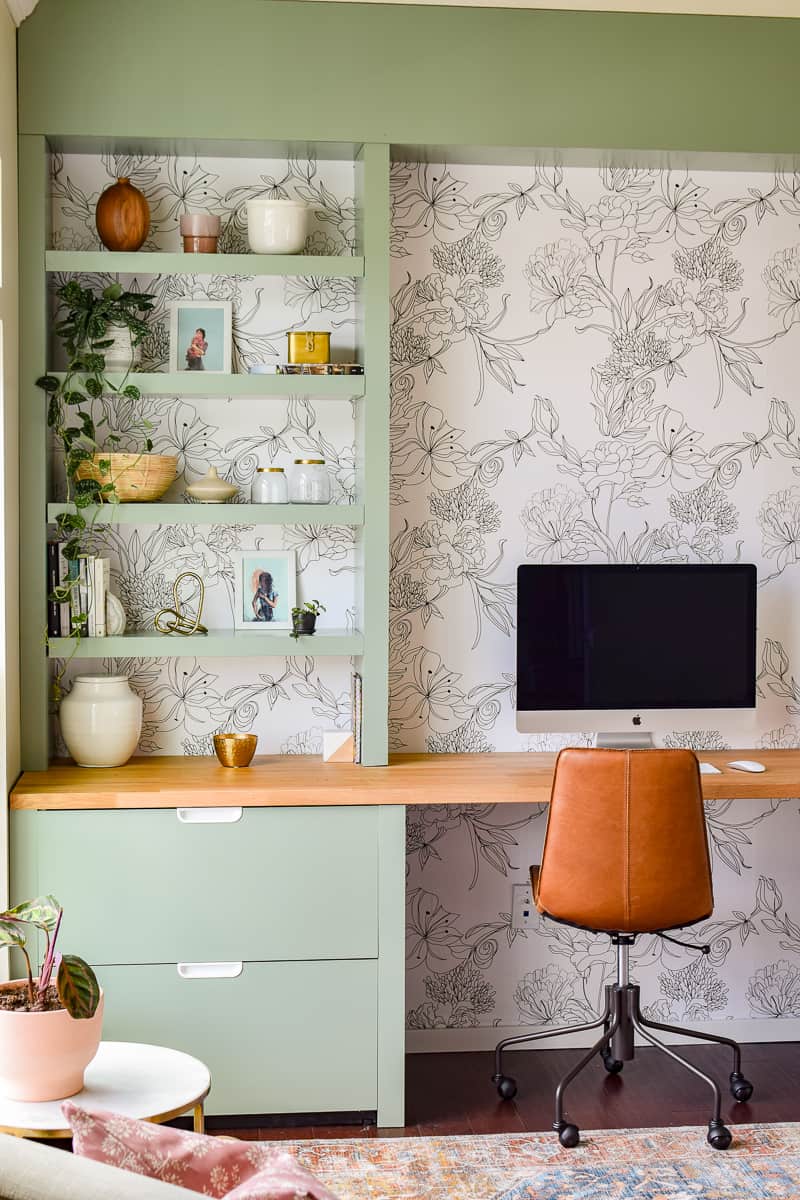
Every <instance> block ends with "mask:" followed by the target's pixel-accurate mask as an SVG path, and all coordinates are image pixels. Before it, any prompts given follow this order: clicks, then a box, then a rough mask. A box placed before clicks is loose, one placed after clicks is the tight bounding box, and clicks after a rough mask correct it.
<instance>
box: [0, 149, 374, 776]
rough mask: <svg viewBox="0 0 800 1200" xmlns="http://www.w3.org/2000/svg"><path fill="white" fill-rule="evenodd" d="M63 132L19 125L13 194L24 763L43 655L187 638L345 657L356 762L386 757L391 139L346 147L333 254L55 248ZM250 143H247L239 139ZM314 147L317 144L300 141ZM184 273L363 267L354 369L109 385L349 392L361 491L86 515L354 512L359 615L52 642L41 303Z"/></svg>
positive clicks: (38, 711)
mask: <svg viewBox="0 0 800 1200" xmlns="http://www.w3.org/2000/svg"><path fill="white" fill-rule="evenodd" d="M201 144H202V147H203V152H204V153H210V152H211V151H212V150H213V152H214V153H215V154H216V155H217V156H219V157H226V155H228V154H229V153H230V155H231V156H237V155H240V154H241V153H242V152H243V147H242V144H241V143H226V142H224V141H220V142H218V143H215V144H214V146H213V147H210V146H209V143H208V141H207V140H204V141H202V143H201V141H200V137H199V134H198V140H197V147H199V146H200V145H201ZM266 145H269V148H270V154H271V155H274V154H276V153H280V152H283V154H285V155H286V156H287V157H288V156H289V155H290V154H292V153H293V150H294V148H293V146H292V145H291V144H290V143H288V142H286V143H280V142H276V141H275V140H274V138H272V137H271V131H266V130H265V138H264V140H263V141H262V142H259V143H254V144H253V145H252V149H251V156H252V157H253V158H258V157H260V156H262V153H263V147H264V146H266ZM191 146H192V139H191V138H190V137H189V138H185V139H183V140H182V142H181V146H180V153H181V154H185V153H187V152H188V153H191ZM58 148H63V142H59V141H58V139H51V138H50V137H48V136H47V135H44V136H39V135H37V136H33V135H28V136H23V137H22V138H21V139H20V198H21V241H22V247H23V258H22V272H21V274H22V287H21V317H22V331H23V332H22V355H21V396H22V403H21V406H20V408H21V420H20V424H21V431H20V443H21V465H22V484H21V497H20V499H21V511H22V542H23V546H24V553H23V555H22V558H21V565H20V574H21V589H22V596H23V597H24V603H23V604H22V611H21V624H22V628H21V640H22V657H23V664H24V666H23V672H22V706H23V723H22V743H23V764H22V765H23V767H24V768H25V769H26V770H42V769H44V768H46V767H47V765H48V759H49V702H48V667H47V657H48V655H49V656H51V657H54V658H55V657H58V658H61V657H69V656H74V657H76V658H80V659H109V658H117V657H124V658H159V657H162V658H172V657H176V656H178V655H182V654H186V653H189V652H190V653H192V654H195V655H197V656H203V657H213V658H226V657H228V658H250V659H252V658H259V657H264V658H266V657H269V656H275V655H286V656H291V655H295V654H298V653H303V654H305V653H309V654H313V655H314V656H316V657H330V656H338V657H344V658H352V660H353V664H354V668H355V669H356V670H358V671H359V672H360V673H361V676H362V678H363V688H364V706H363V711H364V723H363V731H362V762H363V763H364V765H365V766H370V765H382V764H384V763H385V762H386V761H387V712H388V633H387V620H388V557H389V552H388V541H389V497H388V478H389V368H388V328H389V312H388V303H389V301H388V296H389V283H388V281H389V148H388V146H386V145H382V144H380V145H379V144H374V145H362V146H360V147H358V146H355V147H353V148H352V150H351V158H352V161H353V164H354V175H355V181H356V182H355V187H356V205H357V246H356V249H357V253H355V254H352V255H342V256H306V255H261V254H217V255H214V256H211V255H207V254H204V255H197V254H182V253H157V252H146V251H142V252H138V253H112V252H109V251H105V250H91V251H84V250H53V249H50V247H49V225H50V222H49V213H48V168H49V156H50V154H51V153H53V151H54V150H57V149H58ZM117 149H118V150H119V152H120V153H123V152H124V153H126V154H131V153H138V154H147V153H148V152H153V153H155V152H159V153H163V152H164V147H163V142H159V141H158V138H157V137H156V136H155V134H154V136H153V138H151V139H148V138H143V139H139V140H137V142H136V145H135V146H132V144H131V140H130V138H126V139H120V141H119V144H118V145H117V143H116V142H115V139H114V137H113V135H109V136H106V137H104V138H103V139H100V140H97V141H93V140H92V139H91V138H88V139H84V140H82V141H81V150H82V152H84V153H96V154H98V155H99V154H108V153H114V152H115V150H117ZM245 149H246V147H245ZM309 152H310V148H309ZM313 153H314V156H315V157H316V158H317V159H318V160H324V159H326V158H328V157H330V158H331V159H337V160H339V161H341V159H342V157H343V152H342V146H341V145H340V144H338V143H337V144H335V145H334V144H332V145H331V148H330V153H329V154H328V153H327V152H326V144H325V143H316V144H315V145H314V147H313ZM53 272H59V273H61V274H69V273H75V274H92V273H97V272H102V273H105V274H116V275H132V274H136V275H170V274H176V275H177V274H192V275H196V276H199V277H201V278H202V277H203V276H209V277H212V278H213V276H231V275H238V276H251V277H261V276H263V277H265V278H279V277H281V276H284V277H285V276H314V277H328V278H330V277H337V276H338V277H342V278H351V279H355V280H356V282H357V304H358V314H359V316H358V321H359V335H358V351H359V359H360V361H361V363H362V364H363V368H364V373H363V374H362V375H257V374H252V375H251V374H240V375H239V374H234V375H224V374H219V375H216V374H211V373H203V375H202V376H201V375H192V374H187V373H185V372H184V373H179V374H174V373H168V372H158V373H154V374H153V373H139V372H132V373H131V374H130V375H129V376H127V377H126V378H125V380H123V378H122V377H121V376H114V375H112V376H111V377H110V379H111V382H112V383H113V384H114V385H115V386H120V385H121V384H122V383H123V382H132V383H135V384H136V386H137V387H138V388H139V389H140V391H141V392H142V394H143V395H147V396H154V397H159V398H160V401H161V403H163V405H164V406H165V407H168V406H169V405H170V404H174V403H177V402H179V401H180V399H181V398H183V397H186V396H206V397H220V398H234V397H244V398H252V399H253V400H254V401H257V400H259V399H268V398H269V397H273V396H276V397H279V396H289V395H292V396H301V397H309V398H313V399H315V400H330V401H354V402H356V403H355V404H354V409H353V411H354V421H355V433H356V437H355V440H356V445H357V464H356V503H354V504H349V505H345V504H329V505H320V506H316V505H315V506H313V507H312V506H310V505H294V504H286V505H275V506H273V505H251V504H174V503H158V504H130V503H127V504H126V503H120V504H109V505H103V506H101V508H100V509H99V510H96V511H94V510H93V511H92V512H91V513H90V514H89V515H90V516H91V517H92V518H93V519H94V520H96V521H97V522H101V523H108V524H114V525H128V526H131V525H153V524H198V525H208V524H212V523H213V524H226V525H237V524H239V525H251V524H258V525H270V526H276V525H298V524H299V525H313V526H319V527H324V526H336V525H338V526H348V527H350V528H351V529H352V530H353V537H354V540H355V546H356V559H357V564H356V579H357V597H356V608H357V612H358V628H357V629H354V630H352V631H351V630H342V629H326V628H324V627H323V628H320V629H318V631H317V633H316V634H315V635H314V637H313V640H312V639H311V638H306V639H304V640H302V641H299V642H298V641H296V640H295V639H293V638H292V637H291V636H290V634H289V633H288V632H284V633H282V632H280V631H275V630H271V631H264V632H263V633H262V632H261V631H259V632H258V633H250V632H249V631H248V632H241V633H240V632H234V631H233V630H230V629H228V630H225V629H215V630H212V631H211V632H210V633H209V634H208V636H207V637H203V638H199V637H198V638H194V639H193V640H192V642H191V647H190V646H189V644H188V643H187V642H186V641H185V639H181V638H177V637H165V636H162V635H160V634H158V633H155V632H152V631H145V632H136V633H130V634H126V635H124V636H122V637H107V638H84V639H83V640H82V641H81V642H80V644H79V646H78V647H77V649H76V647H75V643H74V641H73V640H72V639H70V638H55V639H51V640H50V642H49V646H48V645H47V643H46V639H45V636H44V631H45V629H46V612H47V608H46V605H47V575H46V541H47V532H46V529H47V522H48V521H53V520H54V519H55V517H56V516H57V515H58V513H60V512H65V511H69V509H70V506H69V505H65V504H61V503H55V502H54V501H53V499H52V495H53V487H52V483H51V481H50V479H49V466H48V455H47V445H48V432H47V423H46V399H45V396H44V393H43V392H41V391H40V390H38V389H37V388H36V386H35V380H36V379H37V378H38V377H39V376H40V375H42V374H43V373H45V372H46V371H48V369H49V368H50V366H51V364H50V363H49V362H48V347H49V345H50V340H51V339H50V337H49V332H50V331H49V324H50V320H51V317H50V308H49V298H48V275H49V274H50V273H53Z"/></svg>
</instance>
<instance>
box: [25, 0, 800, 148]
mask: <svg viewBox="0 0 800 1200" xmlns="http://www.w3.org/2000/svg"><path fill="white" fill-rule="evenodd" d="M799 62H800V21H796V20H779V19H770V18H744V17H691V16H663V15H661V16H645V15H640V14H621V13H585V12H582V13H579V12H564V11H562V12H548V11H535V12H530V11H519V10H510V9H500V10H496V9H491V10H490V9H456V8H427V7H402V6H400V5H388V6H387V5H370V4H363V5H362V4H355V5H354V4H343V5H338V4H315V3H293V2H288V0H287V2H283V0H225V3H221V2H220V0H168V2H165V0H137V2H136V3H135V4H129V3H121V2H119V3H114V0H41V3H40V4H39V7H38V9H37V10H36V12H35V13H34V15H33V16H32V17H31V18H30V19H29V20H28V21H26V22H25V24H24V25H23V27H22V29H21V31H20V73H21V94H20V95H21V128H22V131H23V132H24V133H60V134H68V133H71V132H81V133H84V134H85V133H94V134H98V135H103V134H116V135H122V134H129V135H131V136H132V137H134V138H135V137H137V136H150V137H152V136H156V135H160V136H163V137H167V138H173V137H180V136H186V137H206V138H215V137H220V138H221V137H231V136H239V137H241V138H253V139H260V138H270V137H275V136H277V137H280V138H289V139H291V138H299V139H302V140H305V139H308V138H312V139H327V140H337V139H355V140H364V141H374V142H381V141H390V142H398V143H420V144H422V143H442V144H451V145H465V144H466V145H487V146H492V145H495V146H539V147H547V146H560V147H588V148H601V149H609V148H614V147H622V148H649V149H654V150H659V149H666V148H681V149H685V150H700V151H709V150H714V151H729V152H758V151H760V152H770V153H772V152H784V153H791V152H795V151H797V150H799V149H800V88H798V86H797V64H798V63H799Z"/></svg>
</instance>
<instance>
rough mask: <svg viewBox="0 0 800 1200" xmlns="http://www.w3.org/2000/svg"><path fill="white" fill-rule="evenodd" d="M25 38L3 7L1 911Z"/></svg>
mask: <svg viewBox="0 0 800 1200" xmlns="http://www.w3.org/2000/svg"><path fill="white" fill-rule="evenodd" d="M16 79H17V38H16V29H15V26H14V22H13V21H12V20H11V17H10V16H9V14H8V11H7V9H6V8H5V6H3V5H0V170H1V171H2V175H1V176H0V188H2V198H1V200H0V202H1V203H2V212H1V213H0V236H1V237H2V268H1V269H2V275H1V276H0V330H1V331H2V332H1V336H2V343H1V344H0V372H2V377H1V378H0V463H2V476H1V477H0V478H1V479H2V483H1V484H0V528H1V529H2V532H3V536H2V543H0V680H1V681H0V906H2V907H5V903H6V894H7V886H8V872H7V861H8V850H7V842H6V829H7V821H6V796H7V794H8V790H9V788H10V787H11V786H12V784H13V783H14V782H15V781H16V778H17V775H18V774H19V651H18V646H19V630H18V613H19V602H18V585H17V580H18V570H17V563H18V520H19V505H18V499H17V497H18V489H19V478H18V471H17V462H18V454H17V440H18V439H17V413H18V344H17V303H18V296H17V88H16Z"/></svg>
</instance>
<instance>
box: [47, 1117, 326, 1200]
mask: <svg viewBox="0 0 800 1200" xmlns="http://www.w3.org/2000/svg"><path fill="white" fill-rule="evenodd" d="M61 1109H62V1112H63V1113H64V1116H65V1117H66V1118H67V1123H68V1124H69V1126H70V1128H71V1129H72V1148H73V1150H74V1151H75V1153H76V1154H82V1155H83V1156H84V1157H85V1158H93V1159H94V1160H95V1162H103V1163H108V1164H110V1165H111V1166H112V1167H122V1169H123V1170H125V1171H133V1172H134V1173H135V1174H136V1175H147V1176H148V1177H149V1178H151V1179H160V1180H162V1181H163V1182H164V1183H174V1184H177V1185H178V1186H179V1187H184V1188H188V1189H189V1190H190V1191H194V1192H201V1193H202V1194H203V1195H204V1196H217V1197H225V1200H336V1197H335V1196H334V1194H333V1192H331V1191H329V1190H328V1188H326V1187H325V1186H324V1185H323V1184H321V1183H320V1182H319V1180H318V1179H315V1178H314V1176H313V1175H312V1174H311V1172H310V1171H307V1170H306V1169H305V1167H303V1166H301V1165H300V1163H299V1162H297V1160H296V1159H295V1158H293V1157H292V1155H291V1154H289V1153H288V1152H287V1151H285V1150H276V1149H275V1148H274V1147H273V1146H271V1145H270V1144H269V1143H268V1142H228V1141H221V1140H220V1139H219V1138H214V1137H205V1136H204V1135H203V1134H200V1133H184V1132H183V1131H182V1130H180V1129H172V1128H170V1127H169V1126H168V1125H153V1124H151V1123H150V1122H149V1121H137V1120H134V1118H133V1117H121V1116H119V1115H117V1114H116V1113H110V1112H87V1111H86V1109H83V1108H79V1107H78V1105H77V1104H72V1103H71V1102H70V1101H69V1100H68V1101H67V1102H66V1103H65V1104H62V1106H61Z"/></svg>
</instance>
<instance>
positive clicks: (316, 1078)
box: [98, 961, 378, 1115]
mask: <svg viewBox="0 0 800 1200" xmlns="http://www.w3.org/2000/svg"><path fill="white" fill-rule="evenodd" d="M98 975H99V977H100V981H101V983H102V985H103V987H104V988H105V990H106V1006H105V1019H104V1023H103V1037H104V1038H107V1039H109V1040H113V1041H132V1042H149V1043H152V1044H155V1045H161V1046H172V1047H173V1048H174V1049H176V1050H184V1051H186V1052H187V1053H188V1054H193V1055H195V1056H196V1057H197V1058H199V1059H202V1061H203V1062H205V1063H207V1065H208V1066H209V1068H210V1069H211V1078H212V1087H211V1094H210V1095H209V1098H208V1101H207V1103H206V1111H207V1112H208V1113H211V1114H219V1115H228V1114H237V1115H241V1114H244V1113H294V1112H308V1113H313V1112H344V1111H347V1112H349V1111H354V1110H355V1111H359V1110H372V1109H375V1108H377V1094H378V1085H377V1042H378V1032H377V964H376V963H375V962H370V961H361V962H358V961H351V962H304V963H301V962H279V963H245V964H244V967H243V969H242V973H241V974H240V975H239V976H238V978H234V979H203V978H193V979H183V978H181V977H180V976H179V975H178V972H177V969H176V967H175V966H138V967H137V966H133V967H100V968H98Z"/></svg>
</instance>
